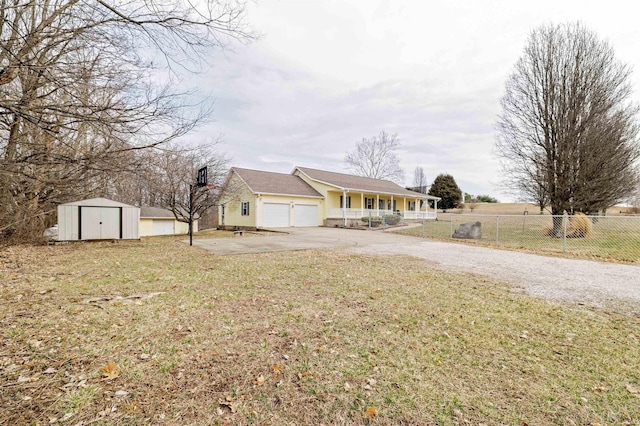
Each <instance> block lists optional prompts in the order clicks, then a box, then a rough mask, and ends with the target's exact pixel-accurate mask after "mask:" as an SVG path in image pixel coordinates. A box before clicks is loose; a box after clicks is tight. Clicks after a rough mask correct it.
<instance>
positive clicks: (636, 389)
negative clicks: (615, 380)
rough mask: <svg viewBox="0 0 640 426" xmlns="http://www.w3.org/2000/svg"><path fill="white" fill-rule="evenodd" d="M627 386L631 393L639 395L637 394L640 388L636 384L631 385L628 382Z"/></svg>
mask: <svg viewBox="0 0 640 426" xmlns="http://www.w3.org/2000/svg"><path fill="white" fill-rule="evenodd" d="M626 388H627V391H628V392H629V393H632V394H634V395H637V394H639V393H640V390H638V388H636V387H634V386H633V385H631V384H627V386H626Z"/></svg>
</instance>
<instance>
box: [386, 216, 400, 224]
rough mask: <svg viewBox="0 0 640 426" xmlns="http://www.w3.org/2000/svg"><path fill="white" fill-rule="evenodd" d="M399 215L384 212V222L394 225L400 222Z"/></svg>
mask: <svg viewBox="0 0 640 426" xmlns="http://www.w3.org/2000/svg"><path fill="white" fill-rule="evenodd" d="M400 219H402V218H401V217H400V215H397V214H386V215H384V223H385V224H387V225H396V224H398V223H399V222H400Z"/></svg>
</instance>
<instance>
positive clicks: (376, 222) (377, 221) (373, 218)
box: [360, 216, 382, 226]
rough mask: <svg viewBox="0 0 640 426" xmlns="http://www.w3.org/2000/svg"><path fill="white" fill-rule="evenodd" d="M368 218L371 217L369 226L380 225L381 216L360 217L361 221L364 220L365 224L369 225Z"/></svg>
mask: <svg viewBox="0 0 640 426" xmlns="http://www.w3.org/2000/svg"><path fill="white" fill-rule="evenodd" d="M369 219H371V226H380V225H382V217H380V216H371V217H369V216H362V218H361V219H360V220H361V221H362V222H364V224H365V225H369Z"/></svg>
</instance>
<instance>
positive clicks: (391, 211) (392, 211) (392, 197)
mask: <svg viewBox="0 0 640 426" xmlns="http://www.w3.org/2000/svg"><path fill="white" fill-rule="evenodd" d="M389 210H391V214H393V195H392V196H391V208H390V209H389Z"/></svg>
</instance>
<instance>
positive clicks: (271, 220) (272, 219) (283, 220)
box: [262, 203, 291, 228]
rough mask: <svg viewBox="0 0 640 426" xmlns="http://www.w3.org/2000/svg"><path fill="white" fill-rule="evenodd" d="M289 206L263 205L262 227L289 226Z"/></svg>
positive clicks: (277, 204)
mask: <svg viewBox="0 0 640 426" xmlns="http://www.w3.org/2000/svg"><path fill="white" fill-rule="evenodd" d="M290 209H291V208H290V207H289V204H279V203H264V205H263V209H262V211H263V214H262V218H263V221H262V226H264V227H265V228H286V227H288V226H289V210H290Z"/></svg>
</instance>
